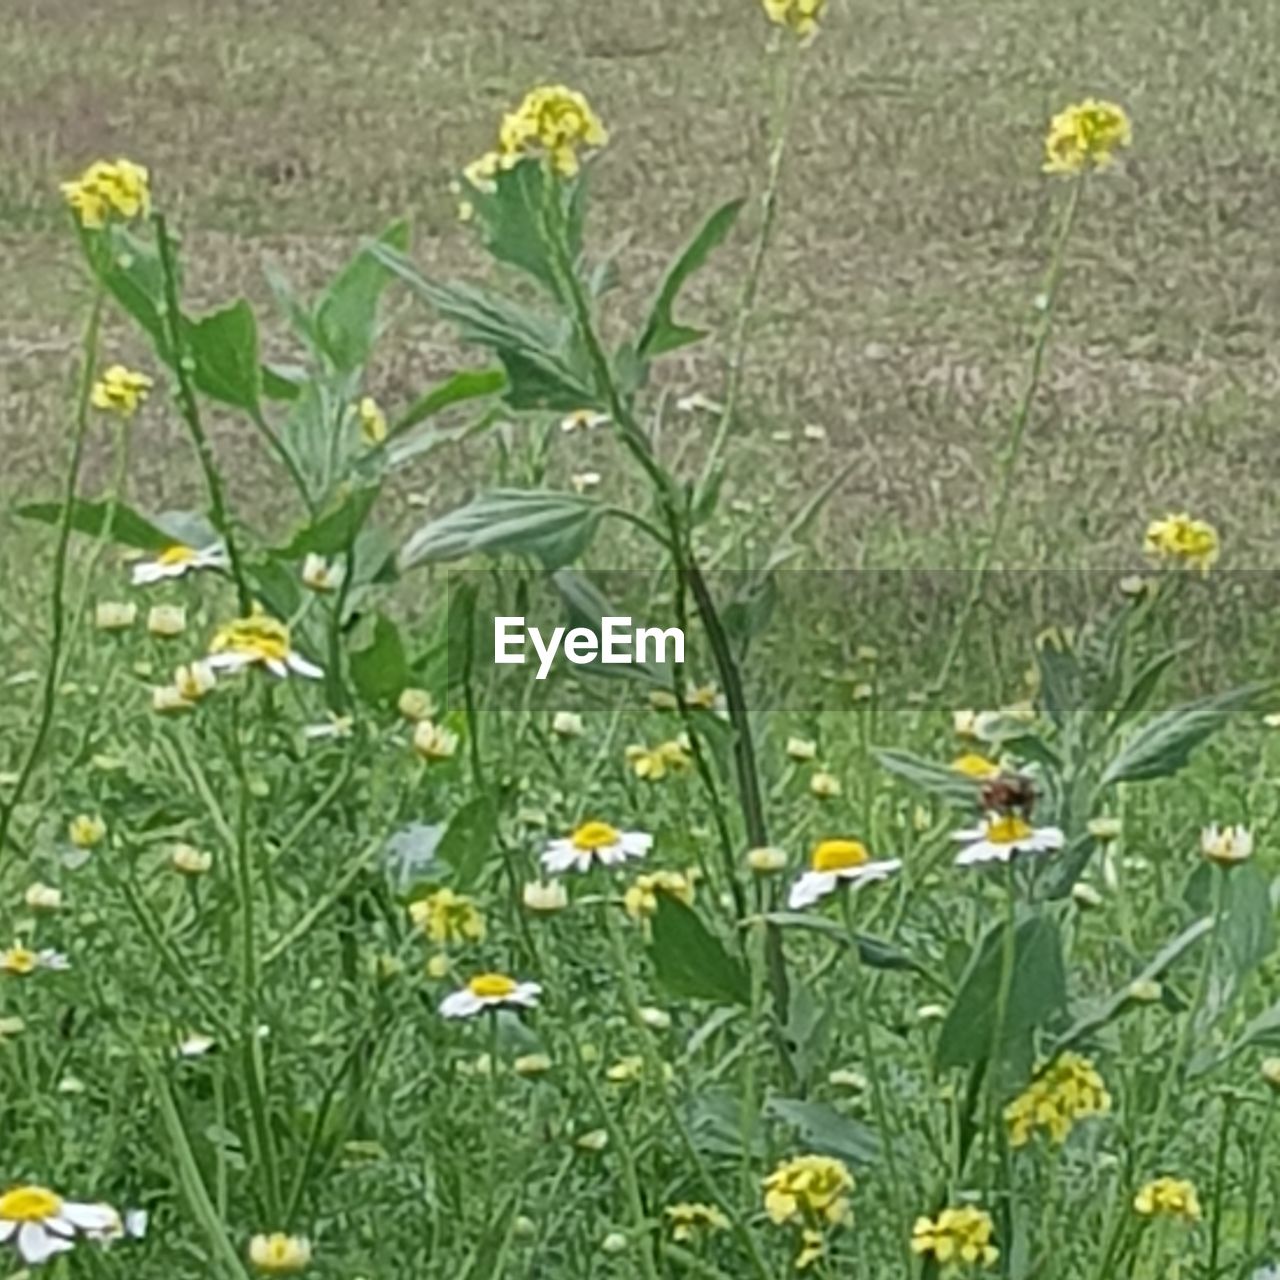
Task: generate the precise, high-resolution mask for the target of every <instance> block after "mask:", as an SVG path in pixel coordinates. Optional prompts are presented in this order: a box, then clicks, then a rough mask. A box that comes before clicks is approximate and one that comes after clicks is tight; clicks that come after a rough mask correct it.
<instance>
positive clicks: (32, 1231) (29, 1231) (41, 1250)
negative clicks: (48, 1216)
mask: <svg viewBox="0 0 1280 1280" xmlns="http://www.w3.org/2000/svg"><path fill="white" fill-rule="evenodd" d="M73 1247H74V1246H73V1245H72V1243H71V1241H70V1240H61V1239H59V1238H58V1237H57V1236H53V1235H50V1234H49V1233H48V1232H47V1231H46V1230H45V1229H44V1227H43V1226H42V1225H41V1224H40V1223H39V1222H24V1223H23V1224H22V1228H21V1230H19V1232H18V1252H19V1253H20V1254H21V1255H22V1259H23V1261H24V1262H29V1263H31V1265H32V1266H36V1265H37V1264H39V1263H41V1262H48V1260H49V1259H50V1258H52V1257H53V1255H54V1254H55V1253H66V1251H67V1250H68V1249H70V1248H73Z"/></svg>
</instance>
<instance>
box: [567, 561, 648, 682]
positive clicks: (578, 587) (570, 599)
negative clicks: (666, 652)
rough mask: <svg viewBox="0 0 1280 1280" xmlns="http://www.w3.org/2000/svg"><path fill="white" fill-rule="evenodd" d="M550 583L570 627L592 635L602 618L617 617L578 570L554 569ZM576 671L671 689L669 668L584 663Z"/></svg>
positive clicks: (598, 629) (641, 664)
mask: <svg viewBox="0 0 1280 1280" xmlns="http://www.w3.org/2000/svg"><path fill="white" fill-rule="evenodd" d="M551 582H552V585H553V586H554V587H555V589H556V590H557V591H558V592H559V594H560V598H561V599H562V600H563V601H564V603H565V609H566V611H567V613H568V624H569V626H570V627H586V628H587V629H588V630H589V631H594V632H595V633H596V635H599V634H600V632H601V627H602V623H603V620H604V619H605V618H616V617H618V616H619V610H618V608H617V606H615V605H613V604H611V603H610V602H609V601H608V600H607V599H606V598H605V596H604V593H603V592H602V591H601V590H600V589H599V587H597V586H596V584H595V583H594V582H592V581H591V579H590V578H588V577H587V575H586V574H585V573H583V572H582V571H581V570H580V569H557V570H556V571H555V572H554V573H553V574H552V575H551ZM577 670H578V671H579V672H582V673H584V674H585V673H590V674H591V675H598V676H602V677H604V678H606V679H619V680H639V681H642V682H643V683H645V684H648V685H652V686H654V687H656V688H660V689H669V688H670V687H671V669H670V668H669V667H665V666H659V665H658V664H657V663H654V662H609V663H605V662H601V661H599V660H597V661H594V662H586V663H583V664H581V665H580V666H579V667H578V668H577Z"/></svg>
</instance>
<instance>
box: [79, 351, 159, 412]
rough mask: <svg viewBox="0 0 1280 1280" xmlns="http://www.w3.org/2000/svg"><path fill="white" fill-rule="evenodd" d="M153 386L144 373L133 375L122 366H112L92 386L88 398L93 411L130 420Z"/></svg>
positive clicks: (131, 371)
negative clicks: (117, 415)
mask: <svg viewBox="0 0 1280 1280" xmlns="http://www.w3.org/2000/svg"><path fill="white" fill-rule="evenodd" d="M153 385H154V384H153V383H152V381H151V379H150V378H148V377H147V375H146V374H145V373H135V372H134V371H133V370H132V369H126V368H125V367H124V365H122V364H113V365H112V366H111V368H109V369H107V370H106V371H105V372H104V373H103V375H102V377H101V378H99V379H98V380H97V382H95V383H94V384H93V390H92V391H91V392H90V393H89V398H90V400H91V401H92V403H93V407H94V408H95V409H104V410H106V411H107V412H108V413H117V414H119V415H120V417H122V418H131V417H132V416H133V415H134V414H135V413H137V411H138V406H139V405H140V404H142V402H143V401H144V400H145V399H146V398H147V392H149V391H150V390H151V388H152V386H153Z"/></svg>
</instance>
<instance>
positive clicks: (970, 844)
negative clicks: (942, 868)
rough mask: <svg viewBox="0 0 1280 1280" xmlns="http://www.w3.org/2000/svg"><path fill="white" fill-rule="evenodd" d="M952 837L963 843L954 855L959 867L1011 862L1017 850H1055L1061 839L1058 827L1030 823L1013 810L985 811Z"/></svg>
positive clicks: (1026, 851)
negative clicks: (975, 822) (979, 821)
mask: <svg viewBox="0 0 1280 1280" xmlns="http://www.w3.org/2000/svg"><path fill="white" fill-rule="evenodd" d="M954 838H955V839H956V840H961V841H963V842H964V843H965V848H964V849H962V850H961V851H960V853H959V855H958V856H957V857H956V866H958V867H973V866H979V865H981V864H982V863H985V862H1011V861H1012V860H1013V859H1014V858H1015V857H1016V856H1017V855H1018V854H1020V853H1021V854H1028V853H1034V854H1042V853H1054V852H1056V851H1057V850H1058V849H1061V848H1062V845H1063V843H1064V837H1063V834H1062V832H1061V831H1060V830H1059V829H1058V828H1057V827H1033V826H1032V825H1031V823H1029V822H1028V821H1027V820H1026V819H1025V818H1022V817H1019V816H1018V815H1017V814H1016V813H1007V814H1003V815H1001V814H988V815H987V816H986V817H985V818H984V819H983V820H982V824H981V825H980V826H977V827H969V828H966V829H965V830H963V831H957V832H955V835H954Z"/></svg>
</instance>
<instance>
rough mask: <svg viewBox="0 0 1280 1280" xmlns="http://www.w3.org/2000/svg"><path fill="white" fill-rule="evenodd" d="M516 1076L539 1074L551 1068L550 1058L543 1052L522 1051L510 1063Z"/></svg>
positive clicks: (543, 1073)
mask: <svg viewBox="0 0 1280 1280" xmlns="http://www.w3.org/2000/svg"><path fill="white" fill-rule="evenodd" d="M511 1066H512V1068H513V1069H514V1071H515V1073H516V1075H518V1076H541V1075H545V1074H546V1073H547V1072H548V1071H550V1070H551V1066H552V1063H551V1059H550V1058H549V1057H547V1055H546V1054H545V1053H522V1054H521V1055H520V1056H519V1057H518V1058H517V1059H516V1060H515V1061H514V1062H513V1063H512V1064H511Z"/></svg>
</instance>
